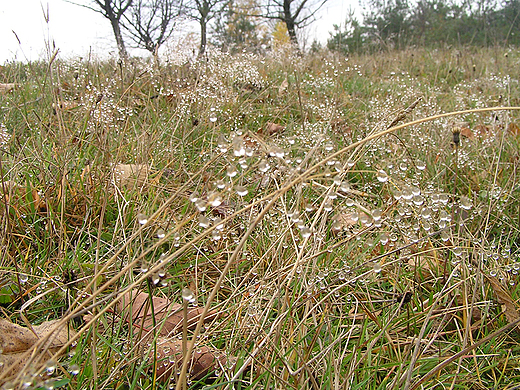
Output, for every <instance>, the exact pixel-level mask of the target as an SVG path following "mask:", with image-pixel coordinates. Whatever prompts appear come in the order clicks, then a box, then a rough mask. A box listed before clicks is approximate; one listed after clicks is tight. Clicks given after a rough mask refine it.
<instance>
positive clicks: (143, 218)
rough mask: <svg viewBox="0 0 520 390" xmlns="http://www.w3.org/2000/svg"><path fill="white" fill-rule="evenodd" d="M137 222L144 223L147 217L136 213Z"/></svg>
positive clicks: (146, 221)
mask: <svg viewBox="0 0 520 390" xmlns="http://www.w3.org/2000/svg"><path fill="white" fill-rule="evenodd" d="M137 222H139V224H140V225H146V224H147V223H148V217H147V216H146V215H145V214H143V213H138V214H137Z"/></svg>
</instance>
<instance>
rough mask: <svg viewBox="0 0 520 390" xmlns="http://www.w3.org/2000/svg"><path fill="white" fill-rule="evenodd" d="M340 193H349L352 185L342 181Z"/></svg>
mask: <svg viewBox="0 0 520 390" xmlns="http://www.w3.org/2000/svg"><path fill="white" fill-rule="evenodd" d="M339 191H341V192H349V191H350V183H349V182H348V181H342V182H341V184H340V185H339Z"/></svg>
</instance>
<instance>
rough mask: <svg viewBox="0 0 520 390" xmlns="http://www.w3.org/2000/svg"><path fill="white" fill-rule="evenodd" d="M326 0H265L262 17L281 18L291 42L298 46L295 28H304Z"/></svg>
mask: <svg viewBox="0 0 520 390" xmlns="http://www.w3.org/2000/svg"><path fill="white" fill-rule="evenodd" d="M327 1H328V0H267V3H266V5H265V13H264V15H263V17H265V18H267V19H275V20H281V21H282V22H284V23H285V25H286V26H287V32H288V33H289V37H290V38H291V42H292V43H293V44H295V45H296V46H298V37H297V35H296V28H300V29H301V28H304V27H306V26H308V25H309V24H310V23H312V22H313V21H314V18H315V15H316V12H318V10H319V9H320V8H321V7H322V6H323V5H324V4H325V3H326V2H327Z"/></svg>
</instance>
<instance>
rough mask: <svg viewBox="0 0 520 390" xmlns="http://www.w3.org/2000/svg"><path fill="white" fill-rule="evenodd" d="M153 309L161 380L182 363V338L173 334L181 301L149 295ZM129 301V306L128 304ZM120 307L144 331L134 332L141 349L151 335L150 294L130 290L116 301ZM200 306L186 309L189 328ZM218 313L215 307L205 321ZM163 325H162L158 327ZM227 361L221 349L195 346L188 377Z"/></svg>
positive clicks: (201, 374) (200, 375) (178, 326)
mask: <svg viewBox="0 0 520 390" xmlns="http://www.w3.org/2000/svg"><path fill="white" fill-rule="evenodd" d="M152 301H153V313H154V315H155V321H156V324H158V329H160V331H159V332H158V335H159V336H158V337H157V341H156V343H157V349H156V350H157V355H156V356H155V358H156V361H157V366H156V367H157V368H156V376H157V378H158V379H159V380H161V381H166V380H169V378H170V377H171V376H172V375H175V373H176V372H177V371H178V369H179V368H180V367H181V365H182V358H183V354H182V340H179V339H178V338H177V337H174V336H175V334H176V333H178V332H180V331H181V330H182V321H183V313H182V305H179V304H177V303H172V302H171V301H170V300H169V299H167V298H160V297H155V296H153V297H152ZM130 303H131V309H130V310H127V309H129V308H130ZM118 310H119V311H122V312H123V311H125V310H127V314H126V317H125V318H126V320H129V318H130V314H131V318H132V320H133V325H134V326H135V327H136V328H138V329H140V328H141V327H142V328H143V330H144V331H145V332H142V333H140V332H136V335H139V334H140V335H141V345H142V346H143V347H142V352H143V353H144V352H145V351H144V348H145V347H144V346H145V345H147V344H148V343H149V342H150V341H151V340H152V339H153V332H152V328H153V322H154V320H153V316H152V310H151V308H150V298H149V295H148V294H146V293H142V292H141V293H138V292H130V293H127V294H125V296H124V297H123V299H122V301H121V302H120V304H119V305H118ZM202 310H203V308H195V309H190V310H189V311H188V329H192V330H193V329H194V328H195V327H196V325H197V322H198V321H199V318H200V315H201V313H202ZM216 316H217V313H216V312H215V311H211V312H210V313H209V314H208V315H207V316H206V317H205V318H204V321H205V322H206V321H211V320H212V319H214V318H215V317H216ZM161 326H162V327H161ZM227 362H228V358H227V356H226V355H225V354H224V353H222V352H217V351H213V350H211V349H210V348H208V347H207V346H203V345H201V346H197V347H196V349H195V350H194V352H193V354H192V357H191V362H190V365H189V372H188V373H189V377H190V378H191V379H201V378H203V377H205V376H206V375H207V374H209V373H211V372H213V371H215V370H217V369H218V368H219V367H220V366H221V365H225V364H227Z"/></svg>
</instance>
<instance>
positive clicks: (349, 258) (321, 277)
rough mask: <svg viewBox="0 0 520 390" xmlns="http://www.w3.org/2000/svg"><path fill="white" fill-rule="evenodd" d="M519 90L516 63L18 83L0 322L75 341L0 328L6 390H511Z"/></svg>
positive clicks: (191, 64) (414, 62) (314, 64)
mask: <svg viewBox="0 0 520 390" xmlns="http://www.w3.org/2000/svg"><path fill="white" fill-rule="evenodd" d="M519 80H520V52H519V51H517V50H509V49H503V48H494V49H486V50H483V49H474V48H465V49H460V50H455V49H454V50H445V51H443V50H437V51H427V50H421V49H416V50H408V51H400V52H392V53H381V54H377V55H372V56H368V55H367V56H352V57H350V58H344V57H338V56H335V55H332V54H330V53H328V52H321V53H315V54H312V55H311V54H310V55H307V56H304V57H300V56H299V55H297V54H295V53H293V52H291V51H290V50H287V49H286V50H284V49H280V50H277V51H274V52H272V53H269V54H268V55H267V56H265V57H257V56H254V55H250V54H241V55H234V56H231V55H227V54H217V53H214V54H210V55H208V57H207V58H204V59H200V60H195V59H191V60H189V61H187V60H184V59H182V58H181V59H179V58H175V57H173V56H172V57H171V58H169V59H163V60H162V61H161V63H160V64H156V63H153V62H151V61H150V62H145V61H144V60H135V61H133V62H131V63H128V64H124V65H123V64H120V63H117V62H97V61H94V60H88V59H81V60H80V59H78V60H68V61H61V60H59V58H53V59H52V60H51V61H49V62H40V63H29V64H19V63H8V64H5V66H3V67H0V83H14V84H15V85H14V86H13V88H12V89H11V90H10V91H8V92H7V91H4V92H3V93H0V126H1V127H0V132H1V134H0V142H1V143H0V153H1V159H0V161H1V165H0V172H1V174H2V178H1V181H2V182H3V183H2V184H1V186H2V188H1V193H2V194H4V195H3V196H2V201H1V203H0V208H1V211H0V219H1V221H2V223H1V231H0V240H1V248H2V251H1V256H0V303H1V307H0V311H1V313H2V314H1V318H3V319H7V320H9V321H11V322H13V323H16V324H19V325H21V326H23V327H31V326H37V325H39V324H42V323H44V322H46V321H50V320H58V322H56V323H53V324H54V325H53V329H54V330H56V332H62V333H63V329H65V330H66V333H65V336H66V337H65V338H64V340H61V341H60V345H59V346H58V347H56V346H55V345H54V346H53V348H51V347H49V344H48V343H47V341H49V340H52V337H53V336H52V334H50V336H48V337H41V338H40V340H39V341H38V342H37V343H36V347H35V348H33V349H31V348H28V347H26V348H25V349H23V348H22V353H19V354H17V355H12V356H8V355H9V354H8V351H7V347H8V346H7V341H8V337H7V334H6V333H4V334H3V335H2V334H1V332H2V328H1V327H0V340H4V341H3V343H4V345H0V351H3V353H2V352H0V384H3V389H6V390H7V389H14V388H45V389H53V388H71V389H76V388H77V389H89V388H91V389H145V388H146V389H152V388H153V389H161V388H165V389H173V388H177V389H180V388H182V387H192V388H206V389H210V388H227V389H230V388H236V389H407V390H411V389H419V388H427V389H433V388H435V389H445V388H453V389H506V388H509V389H512V388H517V387H514V384H515V383H520V371H519V369H520V343H519V342H518V337H519V335H520V327H519V326H520V312H519V311H517V304H516V301H517V299H518V296H519V295H520V290H519V288H518V285H519V283H520V280H519V275H518V272H519V270H520V258H519V255H520V231H519V227H520V178H518V177H517V170H518V167H519V162H520V149H519V142H520V138H519V137H520V129H519V127H518V125H519V124H520V111H517V110H514V109H507V107H517V109H518V106H520V88H519V87H520V86H519ZM6 89H9V88H6ZM497 107H502V108H497ZM493 108H495V109H493ZM459 111H464V112H462V113H460V112H459ZM457 112H459V113H457ZM130 292H131V293H132V294H133V295H136V294H137V293H139V292H143V293H146V294H148V295H147V298H144V301H143V302H142V304H141V307H140V308H141V309H143V305H144V306H146V307H145V308H144V309H143V310H144V311H146V313H148V314H147V315H145V316H141V317H135V316H132V315H130V314H129V312H132V313H134V312H135V309H136V308H135V307H133V305H134V306H137V303H135V302H133V305H132V304H131V305H129V308H126V306H128V304H129V302H130V300H129V299H128V297H129V293H130ZM152 296H153V297H155V298H154V299H152ZM145 297H146V296H145ZM183 297H184V300H183ZM164 302H167V303H169V302H175V303H177V304H180V306H175V307H173V306H169V309H168V310H169V312H168V316H165V315H164V313H163V315H159V312H160V310H163V307H161V308H159V307H158V304H160V303H164ZM183 307H184V308H183ZM174 311H179V315H180V318H182V316H183V313H184V315H187V314H189V313H195V312H196V313H197V314H201V313H202V316H203V317H207V319H209V321H206V322H203V321H198V322H197V325H196V326H192V327H190V329H186V327H185V326H184V327H183V326H182V321H181V324H180V325H179V326H177V328H176V329H178V330H176V331H172V332H169V333H168V334H166V333H167V332H166V333H165V332H163V328H167V327H168V326H170V325H171V321H173V320H172V317H171V316H170V315H173V314H174V313H173V312H174ZM165 317H167V318H166V319H165ZM195 320H196V319H195ZM139 321H142V323H141V325H143V324H144V321H148V322H147V329H146V331H149V333H148V334H147V335H146V336H144V335H143V333H145V330H143V328H145V326H140V324H139ZM56 324H58V325H56ZM64 327H65V328H64ZM9 337H10V336H9ZM67 340H68V341H67ZM181 345H182V347H181ZM175 348H177V349H178V350H177V352H178V353H173V352H172V349H175ZM183 350H184V351H186V350H188V352H189V351H192V352H193V353H194V354H199V355H200V356H202V355H204V356H205V357H206V358H208V357H209V363H207V364H206V366H205V368H207V370H205V371H204V372H202V371H203V370H202V371H201V370H200V369H197V368H196V367H194V366H192V364H193V361H192V360H190V359H189V357H190V356H191V353H187V354H185V356H186V357H187V359H184V360H185V361H184V363H185V364H184V366H182V364H181V360H182V353H180V352H179V351H183ZM24 351H26V352H25V354H23V352H24ZM9 353H10V352H9ZM13 356H15V357H16V358H15V359H13ZM17 362H18V363H17ZM9 367H14V369H10V368H9ZM172 367H173V368H172ZM186 372H187V373H186ZM185 373H186V376H185V379H184V374H185ZM206 374H207V375H206Z"/></svg>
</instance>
